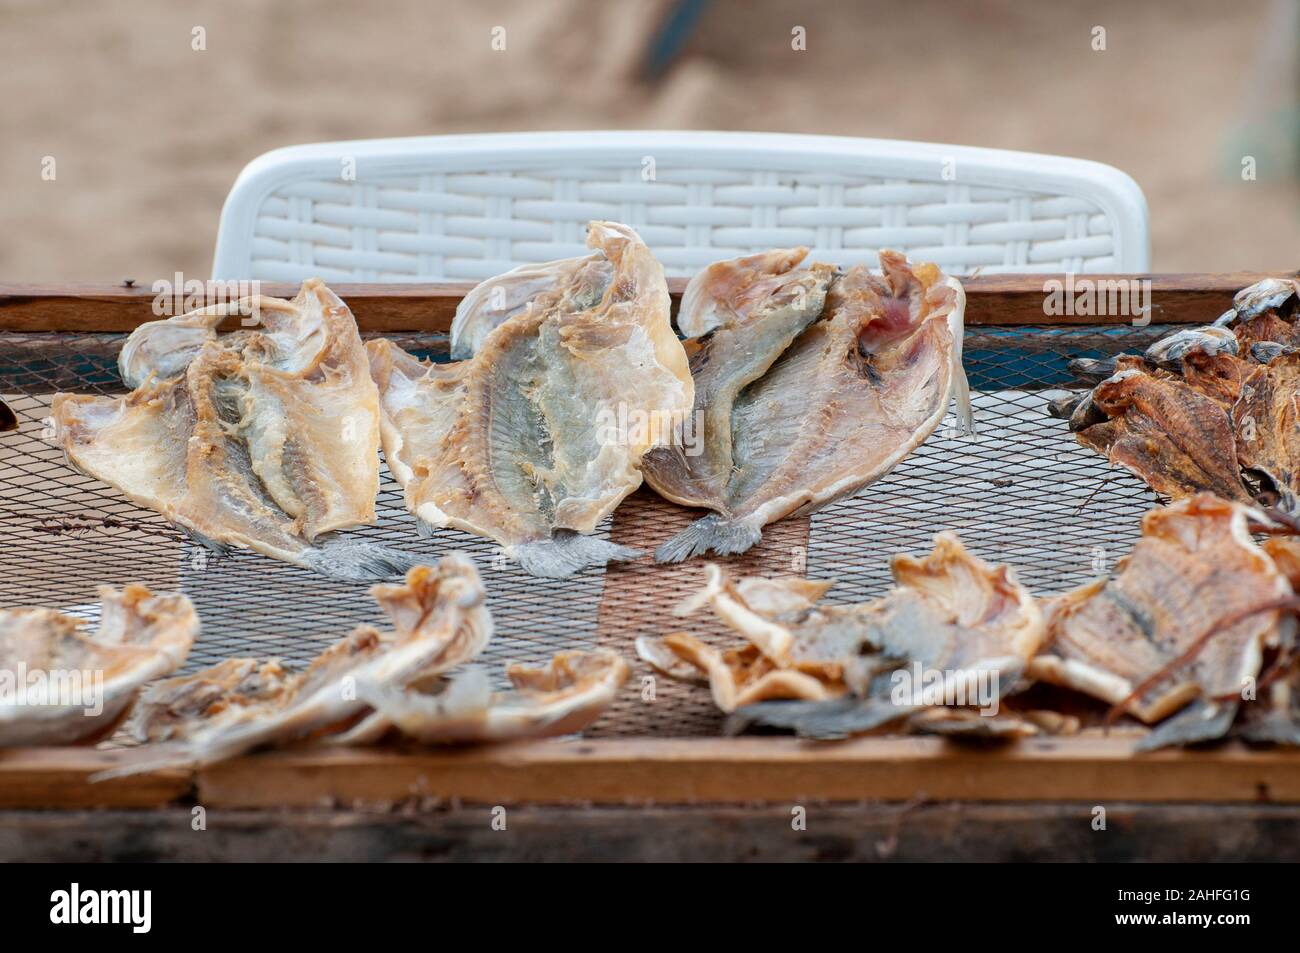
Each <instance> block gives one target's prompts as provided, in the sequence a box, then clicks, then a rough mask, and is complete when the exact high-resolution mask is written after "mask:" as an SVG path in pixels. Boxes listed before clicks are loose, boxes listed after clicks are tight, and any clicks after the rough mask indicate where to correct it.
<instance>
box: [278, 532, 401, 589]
mask: <svg viewBox="0 0 1300 953" xmlns="http://www.w3.org/2000/svg"><path fill="white" fill-rule="evenodd" d="M302 561H303V565H305V566H307V568H309V569H313V570H315V571H316V572H318V573H320V574H321V575H322V576H328V577H330V578H331V579H342V580H344V581H345V582H379V581H381V580H384V579H392V578H393V577H395V576H401V575H404V574H405V573H406V571H407V570H408V569H411V568H412V567H413V566H416V565H418V564H419V563H420V562H421V559H420V557H418V556H416V555H415V554H413V553H407V552H403V551H402V550H400V549H393V548H392V547H389V546H381V545H379V544H378V543H371V542H367V541H365V540H359V539H330V540H325V541H318V542H317V544H316V546H315V547H313V548H311V549H308V550H306V551H305V552H304V553H303V554H302Z"/></svg>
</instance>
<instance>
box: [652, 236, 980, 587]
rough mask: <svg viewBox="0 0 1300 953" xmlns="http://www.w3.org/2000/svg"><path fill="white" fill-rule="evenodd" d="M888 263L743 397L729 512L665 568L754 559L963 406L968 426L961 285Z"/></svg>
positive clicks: (858, 273)
mask: <svg viewBox="0 0 1300 953" xmlns="http://www.w3.org/2000/svg"><path fill="white" fill-rule="evenodd" d="M880 258H881V263H882V265H883V267H884V276H883V277H874V276H872V275H871V274H870V272H868V271H867V270H866V269H865V268H862V267H856V268H853V269H851V270H850V271H849V272H847V273H846V274H845V275H843V276H841V277H839V278H837V279H836V280H835V281H834V282H833V283H832V285H831V287H830V290H829V292H828V295H827V300H826V305H825V309H824V311H823V314H822V317H821V319H820V320H818V321H815V322H813V323H812V324H811V325H810V326H809V327H808V328H807V329H806V330H805V331H804V332H803V333H802V334H801V335H799V337H798V338H796V339H795V341H794V342H793V343H792V344H791V345H790V346H789V347H788V348H787V349H786V351H785V352H784V353H783V354H782V355H781V357H780V358H779V359H778V360H777V361H776V362H775V363H774V364H773V365H772V366H771V368H770V369H769V370H768V371H767V372H766V373H765V374H764V375H763V376H762V377H761V378H759V379H758V380H756V381H755V382H754V383H752V384H750V385H749V386H748V387H747V388H746V389H745V390H744V391H743V392H742V393H741V394H740V396H739V397H738V398H737V400H736V401H735V403H734V405H733V410H732V414H731V432H732V463H733V467H734V472H733V474H732V476H731V479H730V480H729V482H728V485H727V489H726V492H725V508H723V509H721V510H720V512H718V513H715V514H711V515H710V516H707V517H704V518H703V519H701V520H697V521H696V522H695V523H693V524H691V525H690V526H688V527H687V528H686V529H685V530H683V531H682V532H681V533H679V534H678V535H676V536H674V537H673V538H672V539H669V540H668V541H667V542H665V543H664V544H662V545H661V546H660V547H659V549H658V550H656V553H655V558H656V559H657V560H659V561H660V562H679V561H681V560H683V559H687V558H689V557H691V556H695V555H700V554H702V553H704V552H708V551H713V552H716V553H718V554H720V555H727V554H732V553H738V552H743V551H744V550H746V549H748V548H750V547H751V546H752V545H753V544H754V543H755V542H757V541H758V539H759V538H761V535H762V529H763V527H764V526H766V525H767V524H769V523H772V522H774V521H776V520H778V519H782V518H783V517H786V516H790V515H802V514H805V513H810V512H813V511H814V510H816V509H819V508H820V507H822V506H825V505H826V504H828V503H831V502H833V501H835V500H838V499H842V498H844V497H846V496H851V495H853V494H855V493H857V492H858V491H860V490H861V489H863V487H865V486H867V485H868V484H870V483H871V482H873V481H874V480H876V479H878V478H879V477H881V476H883V475H884V474H885V473H887V472H889V470H890V469H892V468H893V466H894V465H896V464H897V463H898V462H899V461H900V460H901V459H902V458H903V457H905V456H906V455H907V454H908V453H910V452H911V451H912V450H913V449H915V448H916V446H918V445H919V444H920V443H921V442H922V441H923V440H924V439H925V438H926V437H928V436H929V435H930V434H931V433H932V432H933V430H934V428H935V427H937V426H938V425H939V423H940V421H941V420H942V419H943V417H944V414H945V413H946V412H947V409H948V402H949V399H950V398H951V397H953V396H956V398H957V403H958V411H959V417H960V419H961V420H962V421H963V424H965V425H968V424H969V406H970V404H969V392H968V390H967V387H966V384H965V375H964V373H962V371H961V347H960V343H959V341H960V335H961V325H962V322H961V314H962V311H963V309H964V301H965V295H964V292H963V291H962V290H961V286H960V285H959V284H958V283H956V282H954V281H952V280H951V279H945V278H944V277H943V276H942V274H941V273H940V272H939V270H938V269H937V268H935V267H934V266H933V265H918V266H916V267H915V269H913V267H912V266H910V265H909V264H908V262H907V260H906V259H905V258H904V257H903V256H902V255H899V254H897V253H894V252H888V251H884V252H881V253H880Z"/></svg>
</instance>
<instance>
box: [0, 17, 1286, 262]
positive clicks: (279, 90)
mask: <svg viewBox="0 0 1300 953" xmlns="http://www.w3.org/2000/svg"><path fill="white" fill-rule="evenodd" d="M1296 2H1297V0H1236V2H1233V3H1221V2H1214V0H1152V2H1146V3H1133V2H1131V0H1104V2H1093V3H1087V4H1084V3H1072V4H1055V3H1042V2H1033V0H971V2H961V3H958V2H948V3H943V2H937V0H909V2H902V0H862V2H814V3H805V4H791V3H781V2H778V0H758V2H742V0H715V2H714V3H713V4H712V5H711V6H710V7H709V9H708V10H707V11H706V13H705V14H704V16H703V17H702V19H701V20H700V22H699V23H698V25H697V27H696V29H695V31H694V33H693V34H692V38H691V40H690V42H689V44H688V45H687V47H686V49H685V51H684V53H683V55H682V57H681V59H680V60H679V61H678V62H677V64H676V66H675V68H674V69H672V71H671V72H670V73H669V74H668V75H666V76H665V77H664V78H663V80H662V81H661V82H659V83H657V84H653V85H647V84H644V83H641V82H639V81H638V80H637V76H636V74H637V65H638V61H639V58H640V56H641V53H642V51H643V50H644V49H645V48H646V46H647V44H648V41H649V37H650V36H651V34H652V32H653V30H654V29H655V27H656V25H657V23H658V21H659V18H660V17H661V16H662V14H663V11H664V9H665V8H666V5H667V4H666V3H665V2H663V0H646V2H634V0H605V2H600V0H551V2H541V0H510V2H473V3H471V2H463V3H449V2H432V0H393V2H383V0H376V2H370V3H358V2H355V0H352V2H343V0H221V2H200V3H180V2H175V0H170V2H169V0H115V2H91V0H81V2H71V0H0V83H2V84H3V96H0V280H7V281H74V280H87V281H90V280H120V279H123V278H126V277H132V278H135V279H136V280H137V281H139V282H140V283H142V284H144V283H148V282H150V281H152V280H153V278H155V277H158V276H170V275H171V274H172V273H173V272H175V271H177V270H180V271H184V272H186V273H188V274H189V275H193V276H201V275H206V274H207V273H208V270H209V268H210V265H211V256H212V248H213V242H214V239H215V236H216V226H217V217H218V213H219V212H220V209H221V203H222V200H223V199H224V197H225V194H226V192H227V190H228V189H229V187H230V185H231V183H232V182H233V181H234V179H235V176H236V175H237V174H238V172H239V170H240V168H241V167H242V166H243V165H244V164H245V163H246V162H247V161H249V160H250V159H252V158H253V157H254V156H256V155H258V154H259V153H261V152H264V151H266V150H268V149H272V148H275V147H277V146H283V145H290V144H294V143H301V142H311V141H320V140H329V139H345V138H369V137H374V136H403V135H427V134H436V133H451V132H474V131H508V130H528V129H580V128H664V129H667V128H683V129H752V130H762V131H783V132H808V133H831V134H842V135H855V136H876V137H883V138H900V139H921V140H931V141H939V142H952V143H962V144H967V145H980V146H995V147H1003V148H1011V149H1024V150H1030V151H1039V152H1052V153H1059V154H1063V155H1071V156H1080V157H1084V158H1089V159H1097V160H1100V161H1102V162H1108V163H1111V164H1113V165H1116V166H1118V167H1119V168H1121V169H1124V170H1125V171H1127V172H1128V173H1129V174H1131V175H1132V176H1133V177H1134V178H1135V179H1136V180H1137V181H1138V183H1139V184H1140V185H1141V186H1142V187H1143V189H1144V190H1145V192H1146V195H1147V198H1148V201H1149V203H1150V207H1151V218H1152V233H1153V251H1154V267H1155V269H1156V270H1157V271H1227V270H1233V269H1261V270H1262V269H1268V270H1273V269H1288V268H1292V269H1293V268H1297V267H1300V184H1297V167H1298V166H1300V162H1297V157H1296V153H1295V151H1294V141H1295V138H1296V136H1297V126H1296V123H1297V114H1296V113H1295V111H1294V109H1295V96H1296V93H1297V90H1298V89H1300V78H1298V77H1297V69H1296V59H1297V56H1296V49H1295V47H1296V40H1297V34H1300V29H1297V26H1296V16H1295V10H1296ZM495 25H502V26H505V27H506V30H507V34H506V35H507V50H506V51H505V52H494V51H493V50H492V49H491V47H490V31H491V28H492V27H493V26H495ZM795 25H800V26H803V27H805V28H806V30H807V51H806V52H795V51H792V50H791V46H790V36H791V28H792V27H793V26H795ZM1098 25H1100V26H1103V27H1105V30H1106V41H1107V42H1106V45H1107V49H1106V50H1105V51H1104V52H1095V51H1094V50H1093V49H1092V48H1091V42H1092V29H1093V27H1094V26H1098ZM195 26H202V27H203V28H204V29H205V30H206V44H207V49H206V50H204V51H195V50H193V49H191V35H192V34H191V31H192V29H193V28H194V27H195ZM1288 110H1290V111H1289V112H1288ZM1247 154H1249V155H1253V156H1254V157H1255V159H1256V162H1257V174H1258V177H1257V179H1256V181H1243V180H1242V177H1241V174H1240V170H1241V159H1242V156H1243V155H1247ZM47 155H48V156H54V157H55V159H56V162H57V166H56V171H57V178H56V179H55V180H54V181H52V182H51V181H43V180H42V178H41V174H40V172H41V161H42V158H43V157H44V156H47Z"/></svg>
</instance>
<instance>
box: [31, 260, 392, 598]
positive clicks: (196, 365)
mask: <svg viewBox="0 0 1300 953" xmlns="http://www.w3.org/2000/svg"><path fill="white" fill-rule="evenodd" d="M233 315H247V316H250V317H252V318H253V319H254V320H255V321H256V322H257V324H256V326H254V327H246V328H240V329H239V330H236V331H233V332H231V333H229V334H225V335H219V334H218V326H219V325H220V324H221V323H222V322H223V321H224V320H226V319H227V318H229V317H231V316H233ZM119 365H120V369H121V372H122V378H123V380H125V381H126V382H127V383H128V385H131V386H133V387H134V388H135V389H134V390H133V391H132V392H131V393H130V394H128V395H127V396H125V397H120V398H117V397H94V396H78V395H72V394H58V395H56V396H55V398H54V403H53V416H54V420H55V421H56V423H57V426H58V433H59V437H60V440H61V442H62V445H63V448H64V451H65V452H66V454H67V456H68V459H69V460H70V461H71V462H72V463H73V465H75V466H76V467H78V468H79V469H81V470H82V471H84V472H85V473H88V474H90V475H91V476H93V477H96V478H97V479H100V480H103V481H104V482H106V483H109V484H111V485H112V486H114V487H115V488H116V489H118V490H119V491H121V492H122V493H123V494H125V495H126V496H127V497H128V498H129V499H131V500H132V501H133V502H135V503H137V504H139V505H140V506H144V507H147V508H148V509H151V510H154V511H156V512H158V513H161V514H162V515H163V516H165V517H166V518H167V519H168V520H170V521H171V522H173V523H175V524H177V525H178V526H180V527H182V528H183V529H185V530H186V531H187V532H188V533H190V535H192V536H193V537H194V538H196V539H197V540H199V541H200V542H202V543H204V544H205V545H207V546H209V547H210V548H212V549H214V550H217V551H219V552H224V551H226V550H227V549H229V548H231V547H243V548H248V549H252V550H255V551H257V552H260V553H262V554H264V555H267V556H271V557H274V558H276V559H282V560H285V561H286V562H291V563H294V564H296V565H299V566H304V567H306V568H309V569H314V570H316V571H317V572H320V573H323V574H325V575H328V576H334V577H338V578H343V579H350V580H366V579H379V578H385V577H389V576H393V575H396V574H398V573H400V572H402V571H404V570H405V569H407V568H409V567H410V566H411V565H412V563H413V562H414V560H413V559H412V557H410V556H408V555H406V554H404V553H401V552H399V551H395V550H391V549H387V548H385V547H382V546H378V545H375V544H373V543H368V542H363V541H358V540H346V539H343V538H340V537H335V536H332V535H331V534H332V533H334V532H335V531H337V530H341V529H346V528H349V527H354V526H361V525H364V524H368V523H373V522H374V521H375V497H376V495H377V493H378V489H379V457H378V450H379V406H378V393H377V391H376V388H375V384H374V382H373V381H372V380H371V378H370V373H369V366H368V362H367V361H366V355H365V351H364V349H363V348H362V345H361V339H360V336H359V335H358V334H357V327H356V322H355V321H354V320H353V318H352V314H351V312H350V311H349V310H348V309H347V306H346V305H344V304H343V302H342V301H340V300H339V298H338V297H337V296H336V295H335V294H334V293H333V292H331V291H330V290H329V289H328V288H326V287H325V285H324V284H322V283H321V282H320V281H319V280H318V279H312V280H310V281H307V282H305V283H304V284H303V286H302V290H301V291H300V292H299V293H298V296H297V297H296V298H294V299H293V300H292V301H288V302H286V301H281V300H278V299H275V298H266V297H260V296H258V297H253V298H245V299H241V300H240V301H239V302H237V303H235V304H233V305H230V306H221V307H213V308H207V309H204V310H202V311H196V312H192V313H190V314H186V315H181V316H179V317H176V318H171V319H168V320H165V321H155V322H150V323H149V324H145V325H142V326H141V327H140V328H138V329H137V330H136V331H135V332H133V333H132V334H131V336H130V338H128V340H127V343H126V346H125V347H124V348H123V349H122V353H121V355H120V357H119Z"/></svg>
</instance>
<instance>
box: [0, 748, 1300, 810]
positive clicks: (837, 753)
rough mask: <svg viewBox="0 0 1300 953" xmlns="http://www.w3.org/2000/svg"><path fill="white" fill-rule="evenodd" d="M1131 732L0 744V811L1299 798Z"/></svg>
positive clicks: (1289, 787)
mask: <svg viewBox="0 0 1300 953" xmlns="http://www.w3.org/2000/svg"><path fill="white" fill-rule="evenodd" d="M1132 741H1133V739H1132V737H1123V736H1118V735H1111V736H1109V737H1102V736H1096V737H1086V736H1085V737H1077V738H1066V739H1030V740H1026V741H1022V742H1020V743H1019V744H1015V745H1008V746H1005V747H995V748H979V747H967V746H959V745H954V744H951V743H949V742H945V741H943V740H942V739H938V738H920V737H898V738H861V739H856V740H853V741H847V742H841V743H837V744H811V743H806V742H801V741H798V740H796V739H792V738H784V737H782V738H776V737H770V738H705V739H634V740H620V739H610V740H587V741H542V742H529V743H520V744H513V745H500V746H491V747H477V748H465V749H452V750H398V749H388V748H379V749H359V750H342V749H340V750H330V749H321V750H314V751H307V750H299V751H275V752H266V753H263V754H259V755H254V756H249V757H245V758H240V759H237V760H235V761H231V762H227V763H224V764H218V765H214V766H212V767H209V768H203V769H199V770H197V771H196V772H194V773H193V775H192V776H191V774H190V773H189V772H185V771H178V770H171V771H166V772H162V773H156V774H141V775H131V776H128V777H125V778H116V779H112V780H109V781H101V782H91V781H90V780H89V778H90V776H91V775H93V774H96V773H98V772H101V771H104V770H107V769H109V768H111V767H115V766H118V765H121V764H123V763H128V762H130V761H131V760H133V759H134V758H137V757H140V756H141V754H142V753H141V752H140V751H134V750H117V751H101V750H96V749H92V748H75V747H74V748H55V749H18V750H13V751H8V752H4V753H0V808H71V807H154V806H159V805H163V804H167V803H173V802H175V801H177V800H178V799H181V798H184V797H187V796H188V795H189V794H191V793H192V792H197V796H198V799H199V803H201V804H204V805H206V806H209V807H221V808H240V809H245V808H275V807H296V808H322V807H340V806H342V807H349V806H361V805H366V806H380V807H391V806H393V805H396V804H419V803H424V802H429V801H434V802H436V801H452V800H455V801H462V802H473V803H482V804H489V805H492V804H520V803H539V804H574V803H578V804H650V803H655V804H697V803H718V804H736V803H754V802H776V803H789V804H797V803H805V802H812V801H819V802H820V801H861V800H882V801H914V800H917V799H922V800H944V801H999V802H1021V801H1055V802H1065V801H1079V802H1087V803H1092V804H1098V803H1107V802H1110V801H1117V800H1124V801H1134V802H1167V803H1232V802H1237V803H1251V802H1257V803H1276V804H1300V752H1297V751H1293V750H1286V749H1272V750H1270V749H1261V750H1253V749H1248V748H1245V747H1242V746H1240V745H1236V744H1228V745H1224V746H1222V747H1220V748H1216V749H1212V750H1207V751H1166V752H1156V753H1153V754H1148V755H1134V754H1133V752H1132Z"/></svg>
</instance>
